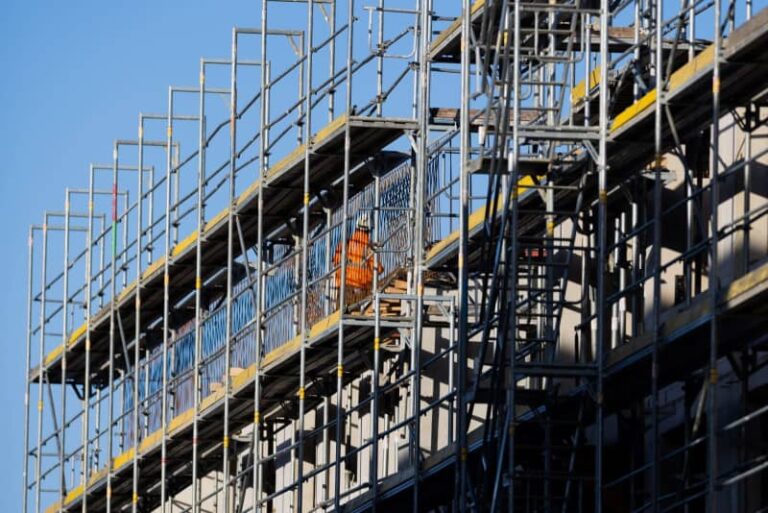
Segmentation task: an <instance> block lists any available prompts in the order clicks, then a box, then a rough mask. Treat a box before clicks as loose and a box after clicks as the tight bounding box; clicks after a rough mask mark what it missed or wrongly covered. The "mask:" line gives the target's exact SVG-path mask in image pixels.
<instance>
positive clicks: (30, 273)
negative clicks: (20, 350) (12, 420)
mask: <svg viewBox="0 0 768 513" xmlns="http://www.w3.org/2000/svg"><path fill="white" fill-rule="evenodd" d="M34 233H35V228H34V226H30V227H29V234H28V236H27V237H28V238H27V244H28V248H27V343H26V351H25V353H24V470H23V471H22V473H21V479H22V483H21V484H22V496H21V512H22V513H27V508H28V491H29V488H28V486H29V484H28V480H29V391H30V381H29V371H30V368H29V366H30V364H31V363H32V317H33V315H32V303H33V299H32V298H33V292H32V286H33V283H34V281H33V279H34V261H35V260H34V258H35V236H34Z"/></svg>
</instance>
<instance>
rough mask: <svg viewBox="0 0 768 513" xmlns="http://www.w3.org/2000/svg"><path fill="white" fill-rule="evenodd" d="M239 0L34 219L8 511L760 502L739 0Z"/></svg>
mask: <svg viewBox="0 0 768 513" xmlns="http://www.w3.org/2000/svg"><path fill="white" fill-rule="evenodd" d="M761 4H762V5H761ZM258 5H260V15H257V16H252V17H253V21H254V23H253V25H252V26H250V27H248V28H246V27H238V28H234V29H233V31H232V33H231V34H230V35H229V36H230V37H231V53H230V54H229V55H225V56H213V57H211V58H207V57H206V58H203V59H201V60H200V61H199V65H198V66H199V67H198V68H197V69H195V64H194V63H190V78H191V79H192V80H191V82H190V84H191V85H190V84H182V85H179V86H171V87H170V88H169V89H168V92H167V110H166V111H165V112H159V113H147V112H142V113H140V114H139V115H138V123H137V133H136V134H134V135H135V138H133V136H132V135H130V134H128V136H127V138H124V139H116V140H115V142H114V146H113V147H112V148H102V149H100V150H99V153H100V154H104V155H111V156H112V158H111V160H110V159H109V158H107V159H106V161H101V162H97V163H93V164H91V165H90V166H84V169H83V170H81V171H80V172H78V173H76V174H73V176H75V177H77V176H79V177H80V178H73V181H74V182H75V183H73V188H70V189H67V190H66V191H65V193H64V198H63V202H62V205H63V208H61V209H59V210H51V211H46V212H45V213H44V216H43V218H42V220H41V223H40V224H39V225H35V226H32V227H31V228H30V234H29V271H28V272H29V277H28V280H29V290H28V318H27V321H26V322H27V324H28V331H27V340H26V347H27V350H26V369H27V380H26V401H25V404H26V413H25V420H24V422H25V433H26V436H25V441H24V454H25V458H24V469H23V473H24V490H23V497H24V502H23V508H24V509H23V513H32V512H34V513H62V512H83V513H85V512H126V511H130V512H131V513H138V512H163V513H182V512H193V513H209V512H226V513H230V512H237V513H246V512H265V513H271V512H295V513H304V512H319V511H345V512H357V511H369V510H379V511H435V512H448V511H457V512H462V513H463V512H470V511H471V512H475V511H515V512H555V511H557V512H587V511H595V512H603V511H604V512H628V511H632V512H640V511H653V512H662V511H664V512H694V511H709V512H715V511H723V512H726V511H727V512H758V511H768V415H766V413H768V370H767V367H768V366H767V365H766V363H768V354H766V353H767V352H768V177H766V176H764V175H763V174H762V173H763V172H766V166H768V129H766V127H765V126H764V124H765V123H764V122H765V121H766V120H767V119H768V114H767V113H766V111H764V110H763V108H765V107H768V105H764V104H766V101H768V58H767V57H766V52H765V49H766V48H768V4H766V3H765V0H729V1H728V2H725V1H724V0H681V1H680V2H671V1H670V2H661V1H660V0H547V1H543V0H476V1H475V2H474V3H470V2H468V1H467V0H462V1H461V2H459V1H456V2H437V1H434V2H433V1H432V0H370V1H368V2H364V1H355V0H262V1H261V3H260V4H258ZM258 11H259V8H256V9H255V12H256V14H258ZM252 14H253V13H251V15H252ZM247 21H249V20H246V22H247ZM227 36H228V35H227V34H222V35H221V37H222V38H226V37H227ZM198 76H199V79H198ZM158 93H159V94H160V92H158ZM138 108H139V106H137V112H138ZM116 135H117V136H125V135H126V134H116ZM110 150H111V151H110ZM67 171H73V170H67ZM78 184H80V185H81V186H80V188H75V186H77V185H78ZM83 184H85V185H83Z"/></svg>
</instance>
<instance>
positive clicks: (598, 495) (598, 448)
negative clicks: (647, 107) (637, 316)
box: [587, 0, 610, 513]
mask: <svg viewBox="0 0 768 513" xmlns="http://www.w3.org/2000/svg"><path fill="white" fill-rule="evenodd" d="M609 18H610V4H609V1H608V0H600V86H599V91H598V94H599V95H600V101H599V104H600V105H599V107H598V109H599V116H600V121H599V126H598V131H599V136H600V140H599V143H598V156H597V157H598V162H597V172H598V177H597V180H598V227H597V246H598V248H597V251H598V257H597V290H598V293H597V337H596V342H595V345H596V347H595V366H596V369H595V370H596V383H595V392H596V402H597V404H596V405H595V406H596V411H595V490H594V492H595V512H596V513H602V511H603V493H602V489H603V350H604V348H605V307H606V305H605V295H606V290H605V273H606V265H607V256H608V255H607V249H608V248H607V244H608V240H607V239H608V237H607V233H608V99H609V89H608V67H609V54H608V25H609V24H608V21H609ZM587 80H589V78H587Z"/></svg>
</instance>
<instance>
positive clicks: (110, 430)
mask: <svg viewBox="0 0 768 513" xmlns="http://www.w3.org/2000/svg"><path fill="white" fill-rule="evenodd" d="M118 148H119V145H118V143H117V142H115V145H114V148H113V149H112V166H113V168H112V228H111V230H110V235H111V239H112V244H111V247H112V249H111V252H110V253H111V256H110V263H109V283H110V288H111V290H112V291H111V294H110V296H111V298H112V299H111V301H110V304H109V364H108V366H107V369H108V370H107V372H108V373H109V377H108V382H109V385H108V386H109V396H108V399H107V404H108V405H109V406H108V408H109V411H108V413H107V419H108V420H107V422H108V424H107V458H106V460H107V461H106V465H107V513H110V512H111V511H112V455H113V438H114V414H115V337H116V336H117V334H116V328H117V318H116V317H117V311H116V310H117V308H116V306H115V304H116V299H117V271H116V269H115V267H116V266H117V222H118V221H117V187H118V183H117V180H118V167H119V162H118Z"/></svg>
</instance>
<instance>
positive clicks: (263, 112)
mask: <svg viewBox="0 0 768 513" xmlns="http://www.w3.org/2000/svg"><path fill="white" fill-rule="evenodd" d="M267 2H268V0H261V31H260V32H261V34H260V35H261V45H260V46H261V48H260V49H259V50H260V56H259V63H260V70H261V88H260V90H261V98H260V100H259V103H260V107H259V178H258V180H259V199H258V209H257V212H256V216H257V217H256V266H257V267H256V280H257V286H256V291H257V297H256V299H257V301H256V305H255V309H256V312H255V315H256V326H255V330H256V354H255V355H254V362H255V366H256V372H255V375H254V378H253V379H254V384H253V485H252V490H253V511H254V513H260V512H261V502H260V501H261V475H260V472H261V408H260V405H261V355H262V352H263V350H262V348H263V333H262V309H263V297H264V287H263V280H262V270H263V269H264V268H265V266H264V265H263V261H264V252H263V247H264V194H265V190H264V189H265V187H266V183H267V182H266V180H265V177H266V176H267V170H268V169H269V162H267V145H268V140H267V135H266V134H267V130H268V128H267V124H268V123H269V115H268V112H267V110H268V105H269V94H267V88H268V87H269V83H268V79H269V75H268V72H267Z"/></svg>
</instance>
